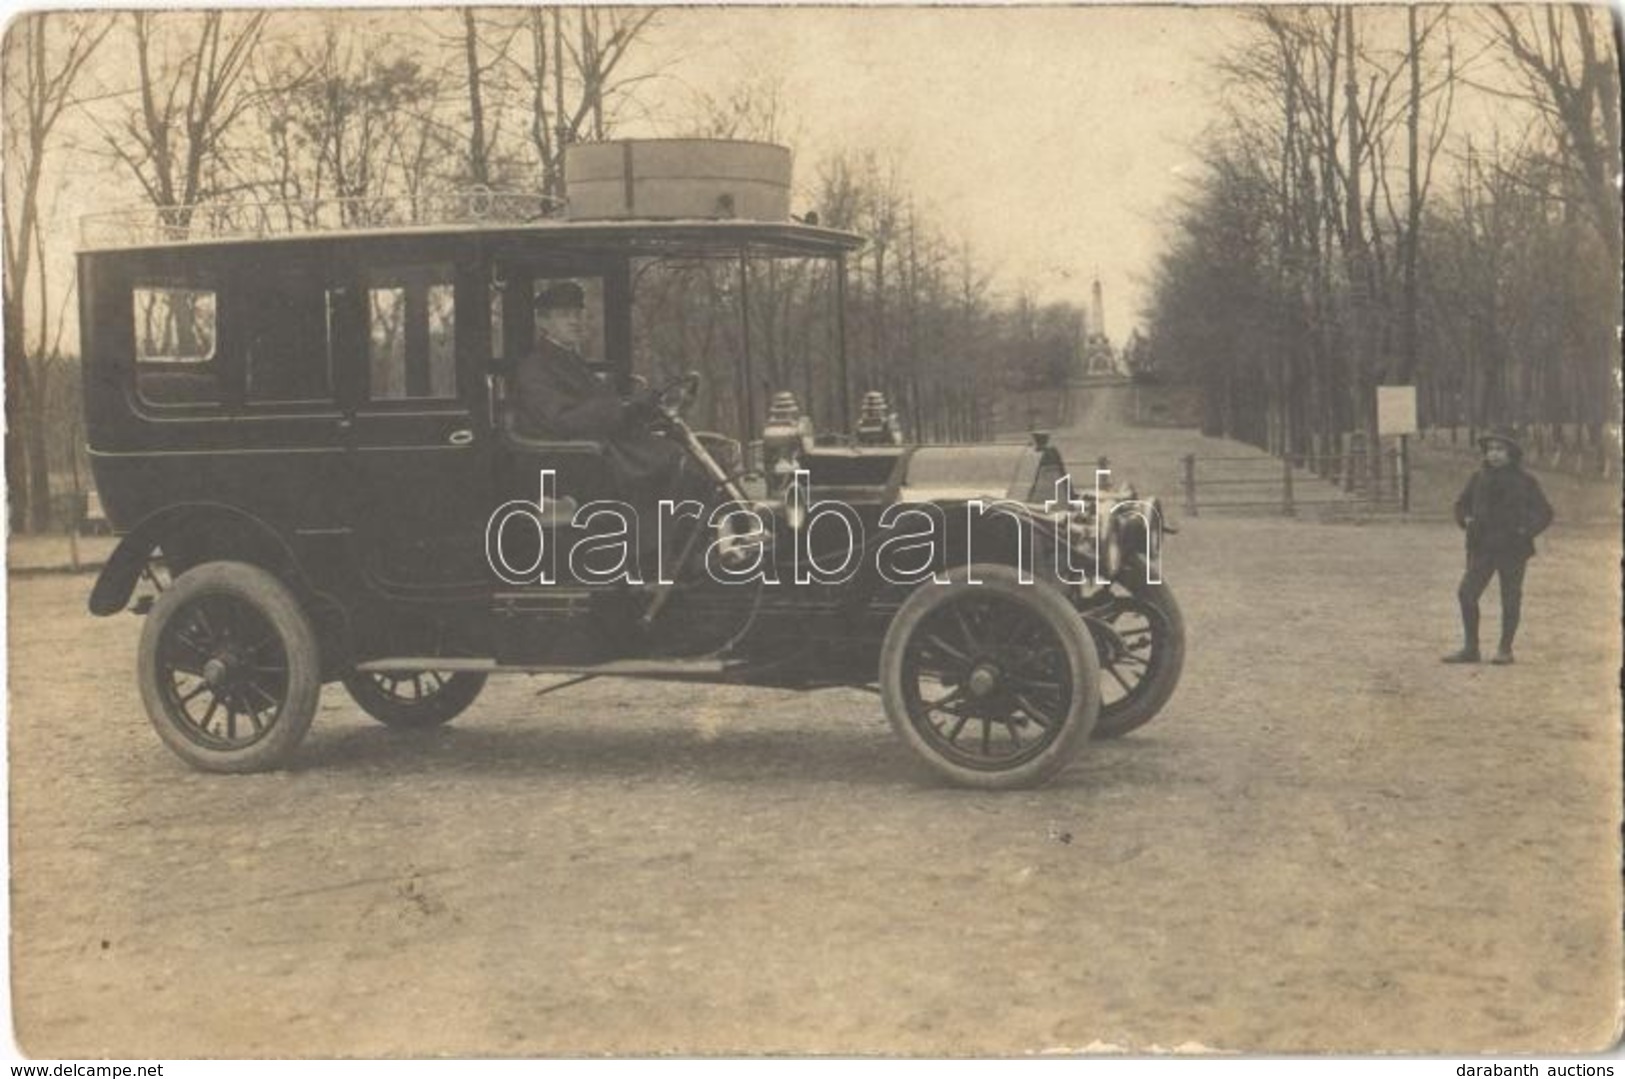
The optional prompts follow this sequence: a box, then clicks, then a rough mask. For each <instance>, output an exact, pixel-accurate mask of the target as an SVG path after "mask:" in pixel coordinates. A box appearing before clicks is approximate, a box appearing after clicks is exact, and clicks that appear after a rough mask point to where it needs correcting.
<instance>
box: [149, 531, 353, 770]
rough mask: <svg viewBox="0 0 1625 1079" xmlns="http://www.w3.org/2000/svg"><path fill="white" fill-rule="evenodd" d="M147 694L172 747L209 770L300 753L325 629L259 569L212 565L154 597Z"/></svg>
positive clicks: (274, 763)
mask: <svg viewBox="0 0 1625 1079" xmlns="http://www.w3.org/2000/svg"><path fill="white" fill-rule="evenodd" d="M139 664H140V670H139V673H138V677H139V680H140V685H141V700H142V703H143V704H145V705H146V710H147V718H148V719H149V720H151V721H152V725H153V728H154V729H155V730H156V731H157V732H158V737H160V738H161V739H163V741H164V744H165V745H167V746H169V748H170V749H172V750H174V751H175V753H176V754H178V755H179V756H180V757H181V758H182V759H184V760H185V761H186V762H187V763H188V764H191V765H192V766H194V767H196V768H200V769H203V770H204V771H209V772H260V771H266V770H269V769H273V768H277V767H280V766H281V765H282V764H284V763H286V762H287V760H288V759H289V758H290V757H291V756H292V754H293V752H294V750H295V749H296V748H297V747H298V745H299V742H300V740H301V739H302V738H303V737H304V736H305V732H306V731H307V730H309V729H310V721H311V719H312V717H314V716H315V714H316V702H317V698H318V695H319V694H320V691H321V673H320V669H321V665H320V661H319V656H318V652H317V646H316V635H315V633H314V631H312V629H311V626H310V620H309V619H308V618H307V617H306V616H305V613H304V611H303V610H302V609H301V608H300V606H299V603H298V601H297V600H295V599H294V597H293V595H292V594H291V593H290V592H289V591H288V589H287V587H286V586H285V585H283V584H282V582H280V581H278V580H277V579H276V578H275V577H273V576H272V575H271V574H269V573H267V572H266V571H264V570H262V569H260V568H259V567H257V566H250V565H246V564H244V563H241V562H208V563H205V564H203V565H200V566H197V567H196V568H194V569H191V570H188V571H187V572H186V573H183V574H181V576H180V577H179V578H177V579H176V580H175V582H174V583H173V584H172V585H171V586H170V587H169V588H166V589H165V590H164V591H163V593H162V594H161V595H159V596H158V598H157V600H156V601H155V602H154V603H153V606H152V611H151V613H150V614H149V615H148V616H147V620H146V624H145V625H144V626H143V627H142V631H141V647H140V660H139Z"/></svg>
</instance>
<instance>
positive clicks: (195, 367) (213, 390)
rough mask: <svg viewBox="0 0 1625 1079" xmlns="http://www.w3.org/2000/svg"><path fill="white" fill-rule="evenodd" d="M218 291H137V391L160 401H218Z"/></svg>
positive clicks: (151, 287)
mask: <svg viewBox="0 0 1625 1079" xmlns="http://www.w3.org/2000/svg"><path fill="white" fill-rule="evenodd" d="M216 301H217V297H216V294H215V292H214V290H212V289H206V288H198V287H194V286H192V285H191V284H185V285H166V284H154V283H143V284H137V285H136V286H135V287H134V288H133V289H131V304H132V306H133V312H132V313H133V315H134V330H135V341H134V345H135V372H136V376H135V377H136V392H137V393H138V394H139V395H140V396H141V398H142V400H144V401H146V402H148V403H149V404H154V405H198V404H218V403H219V402H220V399H221V392H220V368H219V364H218V362H217V350H218V344H219V334H218V330H219V324H218V320H217V317H216V313H217V302H216Z"/></svg>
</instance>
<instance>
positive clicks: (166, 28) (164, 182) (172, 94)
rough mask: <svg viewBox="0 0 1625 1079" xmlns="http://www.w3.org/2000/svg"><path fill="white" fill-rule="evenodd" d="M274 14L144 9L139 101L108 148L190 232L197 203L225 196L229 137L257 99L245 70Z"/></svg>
mask: <svg viewBox="0 0 1625 1079" xmlns="http://www.w3.org/2000/svg"><path fill="white" fill-rule="evenodd" d="M269 18H270V15H269V13H267V12H263V11H262V12H244V13H241V14H228V13H225V12H220V11H206V12H201V13H192V12H153V11H137V12H132V13H130V15H129V16H128V19H129V26H130V28H131V33H132V36H133V39H134V45H135V58H136V74H137V79H138V82H137V95H136V96H137V100H136V102H135V103H134V104H133V105H132V106H131V107H130V108H129V109H128V110H127V111H126V113H125V115H124V117H123V120H122V123H121V124H120V129H119V131H118V132H117V133H114V132H111V131H109V132H106V133H105V138H104V141H105V144H106V146H107V149H108V150H109V151H110V152H111V153H112V154H113V155H114V156H115V157H116V158H117V159H118V160H119V161H121V162H123V164H124V165H125V166H126V167H127V168H128V169H129V170H130V172H131V174H133V175H134V176H135V178H136V180H137V181H138V182H139V183H140V184H141V188H142V190H143V191H145V192H146V195H147V198H148V200H149V201H150V202H151V203H152V205H153V206H154V207H156V208H157V209H158V210H159V215H160V220H161V221H162V223H163V224H164V225H165V226H167V227H169V228H172V229H175V230H177V231H180V232H184V230H185V229H186V228H187V226H188V225H189V224H190V222H191V217H192V208H193V207H195V206H196V205H197V204H198V203H200V202H204V201H206V200H208V199H210V198H213V197H214V196H215V195H217V194H219V186H220V185H221V184H222V183H223V181H224V177H225V175H226V172H227V169H226V162H225V156H226V153H227V135H228V133H229V132H230V130H231V128H232V126H233V124H235V123H236V121H237V120H238V118H239V117H241V116H242V115H243V113H244V112H245V110H247V109H248V107H249V105H250V98H249V96H248V95H247V94H244V93H242V92H241V90H242V88H243V87H242V81H243V75H244V73H245V71H246V70H247V69H248V64H249V59H250V57H251V56H252V55H253V52H254V48H255V45H256V43H257V42H258V41H259V40H260V36H261V34H262V32H263V31H264V29H265V24H266V21H267V20H268V19H269Z"/></svg>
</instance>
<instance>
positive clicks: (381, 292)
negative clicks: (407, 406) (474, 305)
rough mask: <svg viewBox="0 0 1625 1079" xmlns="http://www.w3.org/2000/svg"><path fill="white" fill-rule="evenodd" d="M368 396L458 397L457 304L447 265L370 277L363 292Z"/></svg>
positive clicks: (392, 398)
mask: <svg viewBox="0 0 1625 1079" xmlns="http://www.w3.org/2000/svg"><path fill="white" fill-rule="evenodd" d="M367 370H368V396H369V397H370V398H371V399H372V400H374V401H397V400H424V399H428V400H445V399H448V398H455V397H456V396H457V305H456V289H455V286H454V284H453V278H452V269H451V267H449V266H447V267H434V268H416V269H411V270H405V271H401V272H399V273H394V274H389V275H382V274H379V275H374V276H373V277H372V279H371V280H370V281H369V284H368V288H367Z"/></svg>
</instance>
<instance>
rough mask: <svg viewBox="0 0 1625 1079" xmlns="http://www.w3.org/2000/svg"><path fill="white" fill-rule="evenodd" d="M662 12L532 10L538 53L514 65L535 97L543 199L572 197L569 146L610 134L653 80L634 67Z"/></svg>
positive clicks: (528, 16)
mask: <svg viewBox="0 0 1625 1079" xmlns="http://www.w3.org/2000/svg"><path fill="white" fill-rule="evenodd" d="M657 14H658V11H657V10H656V9H654V8H642V9H638V8H576V9H573V10H569V11H567V10H566V9H563V8H557V7H554V8H545V7H536V8H531V9H529V10H528V11H526V12H525V13H524V24H523V26H524V31H525V35H526V37H527V38H528V40H529V44H530V56H529V59H528V62H524V61H515V62H514V64H515V67H516V70H517V74H518V76H519V78H520V79H521V80H522V82H523V83H524V85H525V87H526V90H527V92H528V96H529V99H530V105H531V122H530V137H531V145H532V147H533V148H534V150H535V153H536V160H537V164H538V165H539V166H540V168H541V173H542V177H541V189H542V194H543V195H546V196H550V197H553V198H560V199H562V198H563V197H564V147H565V146H567V145H569V144H570V143H572V142H577V141H580V140H581V139H582V138H583V137H584V136H585V137H590V138H593V139H603V138H605V137H607V136H608V134H609V132H610V130H611V128H612V127H613V124H614V116H615V107H616V105H617V103H618V102H619V99H621V98H623V97H624V96H625V95H626V94H627V93H628V92H630V90H631V89H632V88H633V87H634V86H635V85H637V84H638V83H640V82H643V81H644V80H646V79H648V78H650V77H651V74H650V73H649V72H640V73H628V72H627V70H626V69H627V67H628V59H629V56H630V55H632V54H633V52H634V49H633V46H635V45H636V44H637V42H638V41H639V40H640V39H641V38H642V36H643V34H644V32H645V31H646V30H647V29H648V28H649V27H650V26H651V24H652V23H653V21H654V18H655V16H656V15H657Z"/></svg>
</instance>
